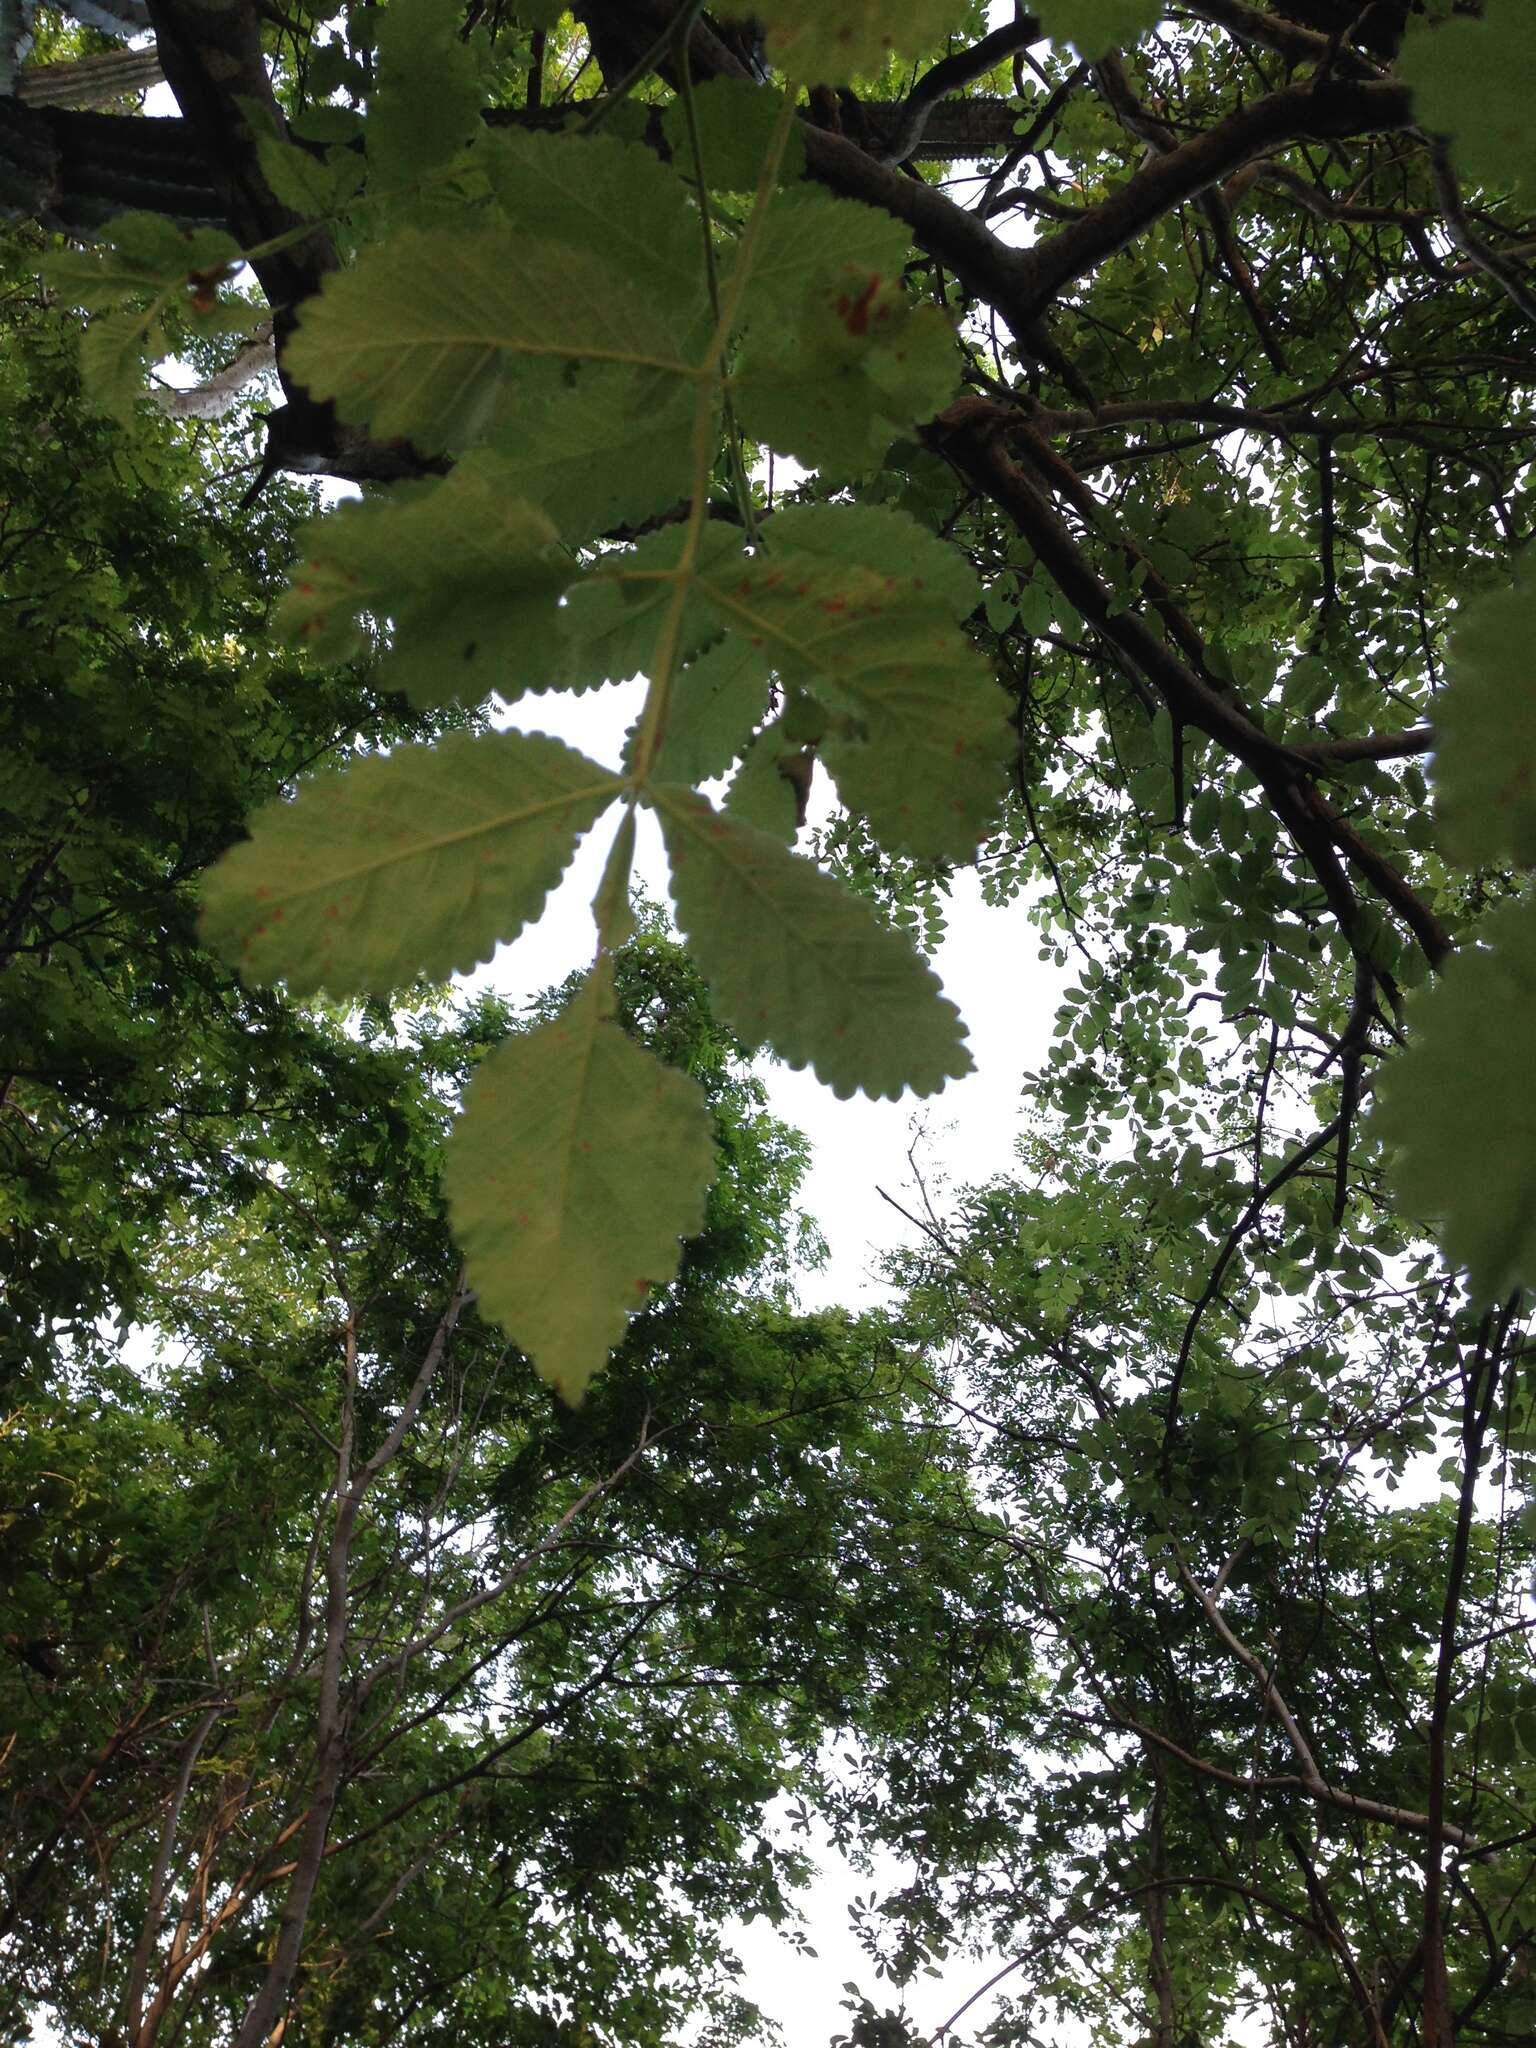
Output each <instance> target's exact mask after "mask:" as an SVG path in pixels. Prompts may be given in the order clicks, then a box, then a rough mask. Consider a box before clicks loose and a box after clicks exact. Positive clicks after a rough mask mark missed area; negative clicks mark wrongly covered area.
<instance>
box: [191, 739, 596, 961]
mask: <svg viewBox="0 0 1536 2048" xmlns="http://www.w3.org/2000/svg"><path fill="white" fill-rule="evenodd" d="M619 788H620V783H619V780H618V778H617V777H616V776H615V775H613V774H611V773H610V772H609V771H608V770H607V769H605V768H600V767H599V766H598V765H597V763H596V762H594V761H589V760H587V759H586V758H585V756H584V755H581V754H578V753H576V752H575V751H574V750H573V749H572V748H570V747H567V746H565V745H563V744H562V742H561V741H559V740H553V739H547V738H545V737H544V735H542V734H526V733H516V732H500V733H450V734H449V735H448V737H447V738H446V739H443V740H441V741H439V742H438V744H437V745H436V746H432V747H418V746H407V747H401V748H399V749H397V751H396V752H394V753H392V754H388V755H374V756H372V757H371V758H369V759H367V760H362V761H357V762H354V763H353V764H352V765H351V766H350V767H348V768H346V769H345V770H343V771H342V772H341V773H340V774H336V775H324V776H316V777H315V778H314V779H313V780H312V781H310V782H308V783H306V784H305V786H304V787H303V788H302V789H301V791H300V793H299V795H298V796H297V797H296V798H295V799H294V800H293V801H292V802H278V803H271V804H265V805H263V807H262V808H261V809H260V810H259V811H257V812H256V814H255V816H254V817H253V818H252V820H251V837H250V838H249V839H247V840H244V841H242V842H241V844H240V845H238V846H235V847H232V848H231V850H230V851H229V852H228V853H227V854H226V855H225V856H224V858H223V860H221V861H220V862H219V864H218V866H217V867H215V868H214V869H213V871H212V872H211V874H210V875H209V876H208V878H207V881H206V882H205V884H204V888H203V935H204V937H205V938H206V940H207V941H208V943H209V944H210V945H213V946H216V947H217V948H218V950H219V951H220V952H221V953H223V954H224V955H225V956H226V958H228V959H230V960H232V961H233V962H234V963H235V965H236V966H237V967H238V968H239V969H240V971H241V973H242V974H243V975H244V976H245V977H246V978H247V979H248V980H251V981H258V982H259V981H276V980H278V979H282V980H284V981H286V982H287V984H288V986H289V988H290V989H291V990H292V991H293V993H294V994H295V995H309V994H312V993H313V992H314V991H315V990H316V989H321V988H324V989H328V990H329V991H330V993H331V994H332V995H338V996H341V995H361V994H380V995H382V994H384V993H386V992H387V991H388V990H390V989H393V988H398V987H399V986H400V985H401V984H402V983H403V982H406V981H409V980H410V979H411V978H412V977H413V976H415V975H418V974H425V975H427V976H429V977H430V978H431V979H432V980H435V981H437V980H442V979H444V978H445V977H446V976H448V975H450V974H453V973H456V972H460V973H461V972H465V971H467V970H468V969H469V968H471V967H474V966H477V965H478V964H479V963H480V962H481V961H482V960H488V959H489V958H490V956H491V954H492V953H493V952H494V950H495V948H496V946H497V945H498V944H499V943H500V942H501V941H503V940H506V939H514V938H516V936H517V934H518V933H519V932H520V931H521V930H522V928H523V926H524V925H525V924H526V923H528V921H529V920H530V919H531V918H534V917H537V915H538V913H539V911H540V909H541V908H542V906H543V903H544V899H545V897H546V896H547V895H548V894H549V892H550V890H551V889H552V888H553V887H554V886H555V884H556V882H558V881H559V879H560V877H561V875H562V874H563V873H564V871H565V868H566V866H567V864H568V862H569V861H570V858H571V855H572V853H573V852H574V851H575V849H576V842H577V840H578V839H579V838H580V836H581V834H582V833H583V832H585V831H586V830H587V828H588V827H589V826H590V825H592V824H593V823H594V822H595V820H596V819H597V818H598V817H599V815H600V814H601V813H602V812H603V811H604V810H605V809H606V808H607V806H608V804H609V803H610V802H611V801H612V799H613V798H614V797H615V796H616V795H617V794H618V791H619Z"/></svg>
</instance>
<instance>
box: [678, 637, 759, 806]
mask: <svg viewBox="0 0 1536 2048" xmlns="http://www.w3.org/2000/svg"><path fill="white" fill-rule="evenodd" d="M767 705H768V664H767V663H766V662H765V661H764V659H763V657H762V655H761V654H760V653H759V652H758V650H757V649H756V648H755V647H754V646H753V645H752V644H751V642H750V641H748V640H745V639H743V638H742V637H741V636H740V635H739V634H735V633H731V634H728V635H727V636H726V638H725V639H723V640H720V641H717V642H716V643H715V645H714V646H713V647H709V648H706V649H705V651H704V652H703V653H702V654H701V655H699V657H698V658H697V660H695V661H691V662H690V663H689V664H688V666H687V667H686V668H685V669H683V670H681V671H680V672H679V673H678V675H677V676H676V677H675V678H674V679H673V683H672V697H671V702H670V704H669V706H668V711H667V730H666V737H665V738H664V739H663V741H662V743H661V748H660V751H659V753H658V754H657V756H656V760H655V763H654V766H653V768H652V771H651V779H652V780H653V781H655V782H688V783H696V782H708V781H709V780H710V779H711V778H712V777H713V776H716V775H723V774H724V773H725V771H726V770H727V769H728V768H729V767H730V765H731V763H732V762H733V761H735V760H737V759H739V757H740V755H741V753H742V750H743V749H744V748H745V746H746V744H747V741H748V740H749V739H750V738H751V736H752V732H753V730H754V728H755V727H756V725H757V723H758V721H759V720H760V719H761V718H762V716H763V713H764V711H765V710H766V709H767Z"/></svg>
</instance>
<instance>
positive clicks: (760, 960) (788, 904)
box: [647, 784, 971, 1096]
mask: <svg viewBox="0 0 1536 2048" xmlns="http://www.w3.org/2000/svg"><path fill="white" fill-rule="evenodd" d="M647 794H648V799H649V801H650V802H651V804H652V805H653V806H654V808H655V810H656V812H657V815H658V816H659V818H660V820H661V830H662V836H663V838H664V839H665V841H666V847H667V858H668V860H669V862H670V863H671V869H672V896H673V900H674V902H675V903H676V906H677V917H678V923H679V924H680V925H681V927H682V929H683V931H684V932H685V933H686V934H687V938H688V943H689V946H690V948H691V949H692V951H693V953H694V956H695V958H696V959H697V960H698V963H699V967H700V969H701V970H702V972H703V974H704V977H705V979H706V980H707V981H708V982H709V985H710V987H711V989H712V990H713V991H714V994H715V997H716V1000H717V1001H718V1003H719V1005H720V1014H721V1015H722V1016H723V1017H724V1018H725V1019H726V1021H727V1022H728V1023H729V1024H730V1025H731V1026H732V1028H733V1029H734V1030H735V1031H736V1032H737V1033H739V1035H740V1036H741V1038H742V1039H743V1040H744V1042H745V1043H746V1044H747V1045H749V1046H752V1047H757V1046H761V1045H771V1046H772V1047H773V1049H774V1051H775V1052H776V1053H778V1054H779V1056H780V1057H781V1058H782V1059H784V1060H785V1061H786V1062H787V1063H788V1064H789V1065H790V1066H792V1067H804V1066H810V1067H812V1068H814V1070H815V1072H816V1075H817V1078H818V1079H819V1080H821V1081H824V1082H825V1083H826V1084H827V1086H828V1087H829V1088H831V1089H832V1090H833V1091H834V1093H835V1094H837V1095H841V1096H846V1095H852V1094H853V1093H854V1091H855V1090H856V1089H862V1090H863V1091H864V1092H865V1093H866V1094H868V1095H875V1096H881V1095H890V1096H895V1095H900V1094H901V1092H902V1091H903V1089H906V1088H911V1089H912V1090H914V1091H915V1092H916V1093H917V1094H919V1095H931V1094H933V1093H934V1092H935V1091H936V1090H938V1089H940V1088H942V1087H943V1085H944V1083H945V1082H946V1081H947V1080H951V1079H954V1078H957V1077H958V1076H959V1075H961V1074H966V1073H969V1072H970V1069H971V1058H970V1054H969V1053H968V1052H967V1051H966V1048H965V1027H964V1025H963V1024H962V1023H961V1021H960V1013H959V1011H958V1010H956V1008H955V1006H954V1004H953V1003H951V1002H949V1001H948V1000H947V999H946V998H945V996H944V995H943V993H942V992H941V990H940V988H939V983H938V979H937V977H936V976H935V975H934V974H933V973H932V972H931V970H930V969H929V968H928V967H927V966H926V965H925V964H924V963H923V961H922V960H920V959H919V958H918V956H917V954H916V953H914V952H913V950H912V948H911V947H910V946H909V945H908V944H907V942H906V941H905V940H904V939H901V938H898V937H897V936H896V934H895V933H894V932H890V931H887V930H886V929H885V927H884V926H883V925H881V924H879V923H878V922H877V921H876V919H875V916H874V914H873V912H872V911H871V910H870V908H869V906H868V905H867V904H866V903H863V902H861V901H860V899H859V898H858V897H856V896H852V895H850V894H849V893H848V891H847V890H846V889H844V888H843V887H842V886H841V885H840V884H839V883H837V882H834V881H833V880H831V878H830V877H829V876H827V875H824V874H823V873H822V872H821V870H820V869H819V868H817V867H816V866H814V865H813V864H812V863H811V862H810V861H808V860H802V859H801V858H800V857H799V856H798V855H797V854H793V853H790V852H788V851H787V850H786V849H785V848H784V847H783V846H781V845H779V843H778V842H777V841H776V840H774V839H771V838H770V837H769V836H768V834H767V833H766V832H759V831H757V830H755V829H754V828H753V827H752V826H750V825H744V824H741V823H739V822H738V821H737V820H736V819H734V818H732V817H730V816H729V815H727V814H725V813H722V812H717V811H715V810H714V809H713V808H712V807H711V806H710V805H709V804H708V803H706V802H705V800H704V798H703V797H701V796H698V795H697V794H695V792H694V791H692V790H687V789H683V788H681V787H678V786H676V785H669V784H664V785H662V786H660V787H658V788H655V789H652V790H650V791H648V792H647Z"/></svg>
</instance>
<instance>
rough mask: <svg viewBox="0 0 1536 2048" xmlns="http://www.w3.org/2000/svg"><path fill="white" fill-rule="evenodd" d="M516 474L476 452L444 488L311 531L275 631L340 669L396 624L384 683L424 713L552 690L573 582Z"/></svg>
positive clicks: (407, 491)
mask: <svg viewBox="0 0 1536 2048" xmlns="http://www.w3.org/2000/svg"><path fill="white" fill-rule="evenodd" d="M507 466H508V465H506V464H505V463H504V462H503V460H502V458H500V457H498V456H496V455H495V454H493V453H492V452H490V451H489V450H486V449H477V450H476V451H475V452H474V453H473V454H472V455H469V456H466V457H465V459H464V460H463V461H462V462H460V463H459V464H458V465H457V466H456V468H455V469H454V470H453V472H452V474H451V475H449V476H447V477H444V478H443V479H442V481H441V482H433V483H425V484H417V485H397V486H396V487H395V489H394V490H393V491H391V493H390V494H389V496H388V497H379V498H366V499H363V500H362V501H360V502H358V503H353V504H347V505H340V506H338V507H337V508H336V509H335V510H334V511H333V512H330V513H327V514H326V515H325V517H324V518H321V519H317V520H315V521H313V522H312V523H311V524H310V526H309V527H308V529H307V530H306V533H305V559H304V562H303V564H302V565H301V567H300V568H299V569H298V571H297V572H296V574H295V576H294V580H293V586H292V588H291V589H290V590H289V591H288V592H287V593H286V594H285V596H284V598H283V600H282V603H281V604H280V606H279V608H278V615H277V623H278V626H279V629H280V630H281V631H283V632H285V633H287V634H288V635H289V636H290V637H291V638H293V639H296V640H299V641H302V642H303V643H304V644H305V645H307V646H308V647H310V648H311V649H312V650H313V651H314V652H315V653H316V654H317V655H318V656H319V657H320V658H321V659H322V660H325V661H340V660H345V659H346V658H347V657H348V656H350V655H351V654H352V653H354V652H355V651H356V649H357V647H358V646H359V644H360V643H361V642H362V641H363V640H364V638H365V635H364V631H363V625H362V621H363V620H364V618H373V619H383V618H386V617H387V618H389V619H391V620H392V621H393V622H394V645H393V650H392V652H391V654H390V656H389V658H388V660H387V661H386V663H385V666H384V670H383V674H382V677H381V680H382V681H383V682H384V684H385V686H386V687H388V688H393V689H401V690H404V691H405V692H406V693H407V695H409V696H410V697H411V698H412V699H413V701H414V702H416V703H418V704H448V703H452V702H455V701H459V702H464V703H478V702H479V701H480V700H481V699H482V698H483V697H485V696H486V695H487V694H488V693H489V692H490V691H492V690H498V691H500V692H501V694H502V695H503V696H506V697H511V696H515V695H517V694H518V692H519V691H521V690H524V689H541V688H545V687H547V686H548V685H549V684H550V683H551V682H552V681H554V680H556V678H557V676H558V674H559V671H560V666H561V663H562V661H563V659H564V654H563V649H564V638H563V634H564V626H563V618H562V613H561V608H560V604H559V597H560V593H561V591H562V590H563V589H564V588H565V587H566V585H567V584H568V583H570V581H571V580H572V578H573V576H574V575H575V573H576V571H575V566H574V564H573V563H572V562H571V560H570V558H569V556H567V555H565V554H563V553H561V552H560V551H559V549H558V548H557V547H556V545H555V542H556V534H555V530H554V528H553V527H552V526H551V525H550V523H549V521H548V519H547V518H546V517H545V516H544V514H543V513H542V512H540V511H539V510H538V509H537V508H536V507H535V506H533V505H530V504H529V503H528V502H527V501H526V499H524V498H521V497H519V496H517V495H516V484H517V482H518V480H519V478H518V476H517V473H516V467H515V465H512V467H513V475H512V476H511V478H510V479H509V478H508V477H507V475H506V473H505V471H506V468H507Z"/></svg>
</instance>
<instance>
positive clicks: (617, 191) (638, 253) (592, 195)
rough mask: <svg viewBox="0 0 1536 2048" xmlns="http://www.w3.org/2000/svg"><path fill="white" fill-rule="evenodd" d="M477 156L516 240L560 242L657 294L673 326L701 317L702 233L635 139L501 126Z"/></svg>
mask: <svg viewBox="0 0 1536 2048" xmlns="http://www.w3.org/2000/svg"><path fill="white" fill-rule="evenodd" d="M482 159H483V163H484V168H485V171H486V174H487V175H488V177H489V178H490V181H491V190H492V192H493V193H494V194H495V196H496V200H497V202H498V204H499V206H500V208H501V211H502V213H503V214H504V215H505V216H506V219H507V222H508V224H509V226H511V227H512V228H513V229H514V230H515V231H516V233H517V235H518V236H519V238H522V237H524V236H539V237H542V238H546V239H548V240H549V241H553V242H567V243H569V244H570V245H571V246H572V247H573V248H577V249H584V250H586V251H587V252H588V254H589V255H592V256H595V257H598V258H600V259H601V261H602V262H603V264H604V265H605V266H606V267H607V268H608V269H609V270H610V271H611V272H612V273H613V275H614V276H616V277H618V278H621V279H623V280H625V281H626V282H628V283H629V284H631V285H634V286H636V287H637V288H639V289H641V290H643V291H645V292H647V293H648V294H650V295H651V296H653V297H655V298H656V299H658V300H660V301H661V302H662V303H663V304H664V305H665V306H666V307H667V309H668V311H669V312H670V313H671V314H672V316H673V324H674V327H675V329H676V331H677V332H679V333H687V334H689V335H692V334H694V333H695V332H696V331H697V330H698V329H699V326H700V324H701V323H703V322H705V321H706V320H707V319H708V314H709V300H708V297H707V294H706V291H705V284H704V230H703V225H702V222H701V220H700V217H699V213H698V209H697V208H696V207H695V206H694V205H693V204H692V202H691V201H690V200H689V198H688V195H687V193H686V191H685V190H684V188H683V186H682V185H681V184H680V183H679V181H678V178H677V175H676V173H675V172H673V171H671V170H669V169H668V167H667V166H666V165H665V164H664V163H662V162H661V160H660V158H659V157H658V156H657V155H656V152H655V151H654V150H653V149H647V148H646V147H645V146H644V144H642V143H634V142H621V141H620V140H619V138H618V137H617V136H616V135H603V134H599V135H539V134H535V133H529V132H525V131H523V130H520V129H515V128H513V129H502V130H500V131H498V132H497V133H496V134H494V135H491V136H489V137H487V140H486V147H485V150H484V151H483V152H482Z"/></svg>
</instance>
